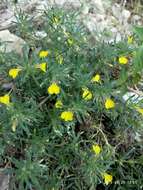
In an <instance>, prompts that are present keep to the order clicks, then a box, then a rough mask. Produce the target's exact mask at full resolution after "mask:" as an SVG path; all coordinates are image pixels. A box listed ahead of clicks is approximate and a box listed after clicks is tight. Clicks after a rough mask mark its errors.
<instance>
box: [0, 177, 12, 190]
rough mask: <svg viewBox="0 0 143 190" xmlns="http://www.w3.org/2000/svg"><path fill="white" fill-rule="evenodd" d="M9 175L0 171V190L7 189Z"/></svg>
mask: <svg viewBox="0 0 143 190" xmlns="http://www.w3.org/2000/svg"><path fill="white" fill-rule="evenodd" d="M9 178H10V176H9V175H6V174H3V173H0V190H8V189H9Z"/></svg>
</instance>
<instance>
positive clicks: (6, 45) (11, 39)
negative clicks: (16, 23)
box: [0, 30, 26, 55]
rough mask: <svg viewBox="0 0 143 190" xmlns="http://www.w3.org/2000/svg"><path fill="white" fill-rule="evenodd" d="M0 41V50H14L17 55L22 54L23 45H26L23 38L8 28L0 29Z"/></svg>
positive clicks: (7, 51)
mask: <svg viewBox="0 0 143 190" xmlns="http://www.w3.org/2000/svg"><path fill="white" fill-rule="evenodd" d="M0 43H1V44H0V51H2V52H6V53H9V52H12V51H14V52H16V53H18V54H19V55H22V53H23V46H24V45H26V43H25V41H24V40H23V39H21V38H20V37H18V36H16V35H14V34H12V33H10V32H9V30H3V31H0Z"/></svg>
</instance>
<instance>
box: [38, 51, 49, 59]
mask: <svg viewBox="0 0 143 190" xmlns="http://www.w3.org/2000/svg"><path fill="white" fill-rule="evenodd" d="M48 54H49V52H48V51H46V50H42V51H40V53H39V57H40V58H45V57H47V56H48Z"/></svg>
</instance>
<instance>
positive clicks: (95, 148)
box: [92, 145, 101, 155]
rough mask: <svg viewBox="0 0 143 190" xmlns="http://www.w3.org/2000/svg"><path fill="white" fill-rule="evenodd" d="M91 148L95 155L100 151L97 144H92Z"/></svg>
mask: <svg viewBox="0 0 143 190" xmlns="http://www.w3.org/2000/svg"><path fill="white" fill-rule="evenodd" d="M92 149H93V151H94V152H95V154H97V155H98V154H100V152H101V148H100V146H99V145H93V146H92Z"/></svg>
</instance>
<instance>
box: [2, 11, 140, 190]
mask: <svg viewBox="0 0 143 190" xmlns="http://www.w3.org/2000/svg"><path fill="white" fill-rule="evenodd" d="M37 30H39V31H38V32H42V33H43V32H44V34H46V35H44V37H40V38H39V37H37V34H36V31H37ZM138 31H139V32H138ZM15 33H16V34H17V35H20V36H22V37H24V39H25V41H26V42H27V46H25V47H24V49H23V56H19V55H17V54H16V53H15V52H11V53H0V76H1V81H0V83H1V86H0V161H1V167H2V168H5V169H4V170H3V172H6V173H9V174H10V176H11V182H10V188H11V189H14V190H19V189H20V190H22V189H25V190H32V189H33V190H34V189H35V190H62V189H64V190H74V189H75V190H77V189H79V190H84V189H85V190H87V189H90V190H95V189H96V188H98V187H99V188H100V187H101V188H104V187H106V189H121V188H122V189H139V188H140V187H141V185H142V174H143V173H142V169H143V168H142V164H143V162H142V160H143V156H142V142H141V141H142V140H141V133H142V131H143V130H142V129H143V124H142V117H143V100H140V101H139V100H138V99H135V98H133V97H131V98H130V99H128V100H127V101H125V100H124V99H123V95H124V94H125V93H126V92H128V89H133V90H135V87H139V88H140V87H141V86H140V83H141V81H142V69H143V61H142V60H143V59H142V49H143V47H142V40H143V35H142V33H141V29H139V30H138V28H136V29H135V34H134V35H133V36H132V37H128V38H125V39H123V40H122V41H120V42H118V43H116V42H114V43H108V42H106V41H105V40H104V37H103V36H102V39H103V40H102V39H101V38H99V37H97V38H96V40H95V43H92V45H91V43H90V40H91V38H90V34H89V33H88V32H87V30H86V29H85V28H84V27H83V26H82V24H81V23H80V22H79V20H77V19H76V14H75V13H74V12H72V13H68V12H65V11H63V10H61V9H51V10H48V11H46V12H45V13H44V14H43V15H42V17H41V22H40V25H39V26H36V25H35V26H34V24H33V23H32V22H31V20H28V17H26V16H25V17H24V16H20V17H18V27H17V30H16V31H15ZM138 35H139V38H138ZM141 35H142V40H141ZM97 36H98V35H97ZM131 39H132V40H131ZM93 44H94V45H93ZM29 48H30V51H29ZM6 84H9V85H6Z"/></svg>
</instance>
